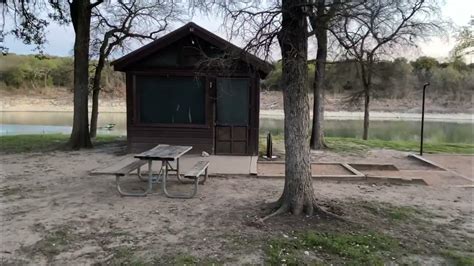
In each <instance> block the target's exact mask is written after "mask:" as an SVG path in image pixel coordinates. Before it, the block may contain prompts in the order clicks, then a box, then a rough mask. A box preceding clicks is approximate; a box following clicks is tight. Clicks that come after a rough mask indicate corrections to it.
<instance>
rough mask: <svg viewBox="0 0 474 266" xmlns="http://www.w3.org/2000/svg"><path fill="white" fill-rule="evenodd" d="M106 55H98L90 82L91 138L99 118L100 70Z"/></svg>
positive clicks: (93, 135) (94, 133)
mask: <svg viewBox="0 0 474 266" xmlns="http://www.w3.org/2000/svg"><path fill="white" fill-rule="evenodd" d="M105 57H106V55H103V54H102V50H101V54H100V55H99V61H98V62H97V67H96V68H95V72H94V80H93V82H92V111H91V129H90V135H91V138H95V137H96V135H97V121H98V118H99V94H100V90H101V87H100V80H101V78H102V70H103V69H104V65H105Z"/></svg>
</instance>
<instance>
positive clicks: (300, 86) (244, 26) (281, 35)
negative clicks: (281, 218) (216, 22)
mask: <svg viewBox="0 0 474 266" xmlns="http://www.w3.org/2000/svg"><path fill="white" fill-rule="evenodd" d="M314 4H315V3H314V1H309V0H299V1H294V0H282V1H265V2H264V3H261V2H260V1H254V2H248V1H246V2H241V1H225V2H218V3H217V5H218V6H219V10H220V11H221V12H223V13H224V16H225V23H226V24H225V25H227V29H228V31H229V33H230V35H231V36H232V37H239V38H243V39H244V40H245V41H246V45H245V48H244V49H245V50H249V51H251V52H253V53H255V54H257V55H259V56H261V57H263V58H269V57H270V55H271V52H272V49H273V47H274V46H275V45H276V44H278V45H279V47H280V52H281V56H282V81H281V87H282V88H283V101H284V113H285V119H284V122H285V125H284V132H285V185H284V188H283V193H282V195H281V196H280V198H279V199H278V200H277V201H276V202H274V203H271V204H269V205H268V207H269V209H270V210H271V213H270V214H269V215H268V216H266V217H264V218H262V219H261V221H264V220H265V219H268V218H269V217H272V216H274V215H278V214H281V213H285V212H291V213H292V214H294V215H300V214H307V215H312V214H314V213H316V212H319V213H324V214H328V215H330V214H329V213H328V212H326V211H325V210H323V209H322V208H321V207H320V206H319V205H318V203H317V201H316V198H315V195H314V188H313V183H312V179H311V158H310V146H309V142H308V133H309V126H310V117H309V97H308V93H307V53H308V47H307V45H308V36H309V35H310V33H309V25H308V16H310V15H311V13H312V10H313V7H314ZM331 216H333V217H335V215H331Z"/></svg>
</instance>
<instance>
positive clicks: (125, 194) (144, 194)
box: [115, 160, 153, 197]
mask: <svg viewBox="0 0 474 266" xmlns="http://www.w3.org/2000/svg"><path fill="white" fill-rule="evenodd" d="M151 164H152V160H148V188H147V190H146V191H144V192H143V193H132V192H125V191H123V190H122V188H121V187H120V177H121V176H120V175H116V176H115V183H116V188H117V191H118V193H119V194H120V195H121V196H131V197H145V196H147V195H148V194H150V193H151V191H152V189H153V183H152V178H151V177H152V175H153V173H152V171H151ZM138 174H139V175H140V172H138ZM128 176H129V174H126V175H125V177H128Z"/></svg>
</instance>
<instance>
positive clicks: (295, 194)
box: [270, 0, 316, 216]
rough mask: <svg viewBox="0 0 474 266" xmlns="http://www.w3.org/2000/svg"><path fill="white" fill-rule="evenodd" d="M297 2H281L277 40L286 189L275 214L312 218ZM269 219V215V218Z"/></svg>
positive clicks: (302, 21) (301, 18) (302, 26)
mask: <svg viewBox="0 0 474 266" xmlns="http://www.w3.org/2000/svg"><path fill="white" fill-rule="evenodd" d="M297 3H298V1H292V0H283V1H282V10H283V18H282V27H281V31H280V33H279V36H278V40H279V43H280V48H281V54H282V85H283V102H284V112H285V120H284V121H285V128H284V131H285V151H286V152H285V186H284V189H283V194H282V195H281V197H280V199H279V200H278V202H277V206H278V209H277V210H276V211H275V212H274V214H278V213H282V212H291V213H292V214H294V215H300V214H303V213H304V214H308V215H312V214H313V212H314V210H315V207H316V205H315V197H314V190H313V183H312V179H311V162H310V148H309V143H308V133H309V98H308V93H307V91H306V83H307V48H308V47H307V46H308V43H307V35H306V31H307V28H308V27H307V21H306V16H305V14H304V13H303V11H302V9H301V7H299V6H298V4H297ZM270 216H271V215H270Z"/></svg>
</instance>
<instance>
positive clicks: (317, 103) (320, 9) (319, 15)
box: [309, 0, 344, 150]
mask: <svg viewBox="0 0 474 266" xmlns="http://www.w3.org/2000/svg"><path fill="white" fill-rule="evenodd" d="M343 6H344V5H343V4H342V3H341V1H340V0H335V1H331V2H330V1H326V0H317V1H316V4H315V5H314V6H313V11H312V13H311V15H310V16H309V22H310V25H311V28H312V32H311V33H312V34H314V36H315V37H316V41H317V47H318V48H317V54H316V66H315V68H314V69H315V70H314V82H313V125H312V128H311V138H310V146H311V149H314V150H321V149H323V148H325V147H326V144H325V142H324V126H323V123H324V91H325V90H324V81H325V74H326V62H327V55H328V30H329V27H330V24H331V23H332V20H333V19H334V18H335V16H336V14H337V11H338V10H339V9H340V8H342V7H343Z"/></svg>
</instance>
